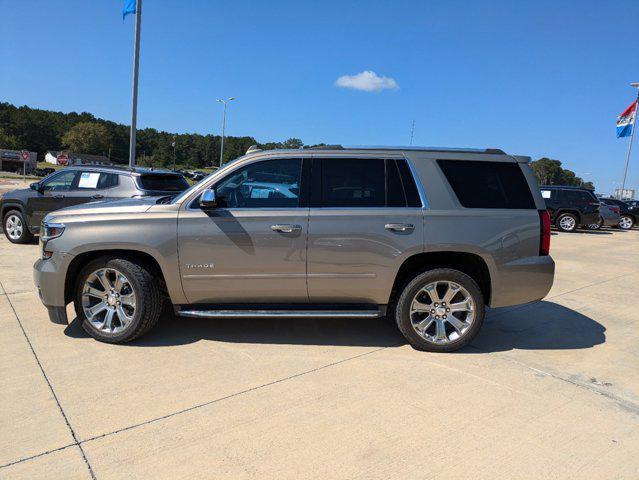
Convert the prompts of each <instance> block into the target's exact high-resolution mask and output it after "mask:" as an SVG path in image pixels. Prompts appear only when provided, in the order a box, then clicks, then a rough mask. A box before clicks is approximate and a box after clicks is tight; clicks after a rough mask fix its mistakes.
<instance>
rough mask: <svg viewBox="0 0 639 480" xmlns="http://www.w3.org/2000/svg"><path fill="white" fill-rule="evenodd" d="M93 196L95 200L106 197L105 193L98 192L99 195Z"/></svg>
mask: <svg viewBox="0 0 639 480" xmlns="http://www.w3.org/2000/svg"><path fill="white" fill-rule="evenodd" d="M91 198H92V199H94V200H100V199H101V198H104V195H101V194H99V193H98V194H97V195H93V196H92V197H91Z"/></svg>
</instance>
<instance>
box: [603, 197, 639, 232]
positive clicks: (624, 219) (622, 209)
mask: <svg viewBox="0 0 639 480" xmlns="http://www.w3.org/2000/svg"><path fill="white" fill-rule="evenodd" d="M600 200H601V201H602V202H604V203H606V204H607V205H616V206H617V207H619V213H620V215H621V217H620V218H619V228H621V229H623V230H630V229H631V228H632V227H634V225H635V224H636V223H637V217H638V216H639V208H637V207H633V206H632V205H628V204H627V203H626V202H624V201H623V200H617V199H616V198H601V199H600Z"/></svg>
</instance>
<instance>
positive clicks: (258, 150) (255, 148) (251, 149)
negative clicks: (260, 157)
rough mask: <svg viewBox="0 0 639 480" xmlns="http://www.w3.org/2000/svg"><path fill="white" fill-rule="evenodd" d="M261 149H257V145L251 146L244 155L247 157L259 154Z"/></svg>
mask: <svg viewBox="0 0 639 480" xmlns="http://www.w3.org/2000/svg"><path fill="white" fill-rule="evenodd" d="M261 151H262V149H261V148H260V147H258V146H257V145H251V146H250V147H249V148H248V149H247V150H246V155H248V154H249V153H253V152H261Z"/></svg>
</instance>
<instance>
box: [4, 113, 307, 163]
mask: <svg viewBox="0 0 639 480" xmlns="http://www.w3.org/2000/svg"><path fill="white" fill-rule="evenodd" d="M136 135H137V142H136V149H137V155H138V159H137V161H138V163H139V164H141V165H153V166H156V167H171V166H172V165H173V163H174V156H175V164H176V165H178V166H180V167H187V168H203V167H209V166H215V165H219V160H220V142H221V137H220V136H219V135H199V134H195V133H182V134H178V133H170V132H164V131H158V130H156V129H155V128H143V129H138V131H137V133H136ZM251 145H258V147H260V148H262V149H274V148H301V147H303V146H304V143H303V142H302V141H301V140H299V139H297V138H289V139H288V140H285V141H283V142H268V143H263V144H260V143H259V142H257V141H256V140H255V138H253V137H249V136H246V137H233V136H229V137H227V136H225V137H224V163H226V162H228V161H230V160H233V159H234V158H237V157H240V156H241V155H243V154H244V153H245V152H246V150H247V149H248V148H249V147H250V146H251ZM0 148H7V149H14V150H23V149H24V150H29V151H32V152H37V153H38V160H43V159H44V155H45V154H46V152H47V150H68V151H70V152H73V153H87V154H93V155H104V156H106V157H109V158H111V160H112V161H114V162H116V163H123V164H125V163H128V157H129V126H128V125H123V124H121V123H115V122H112V121H109V120H103V119H101V118H96V117H95V116H94V115H92V114H90V113H87V112H83V113H76V112H70V113H62V112H53V111H49V110H41V109H37V108H30V107H27V106H22V107H16V106H14V105H11V104H10V103H2V102H0Z"/></svg>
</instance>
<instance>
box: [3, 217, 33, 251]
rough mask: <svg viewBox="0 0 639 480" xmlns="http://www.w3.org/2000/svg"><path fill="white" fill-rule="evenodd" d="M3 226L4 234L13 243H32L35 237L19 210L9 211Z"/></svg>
mask: <svg viewBox="0 0 639 480" xmlns="http://www.w3.org/2000/svg"><path fill="white" fill-rule="evenodd" d="M2 226H3V228H4V234H5V235H6V237H7V238H8V239H9V241H10V242H11V243H30V242H32V241H33V235H32V234H31V232H30V231H29V228H28V227H27V222H26V219H25V218H24V215H22V212H20V211H19V210H9V211H8V212H7V214H6V215H5V216H4V219H3V222H2Z"/></svg>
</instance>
